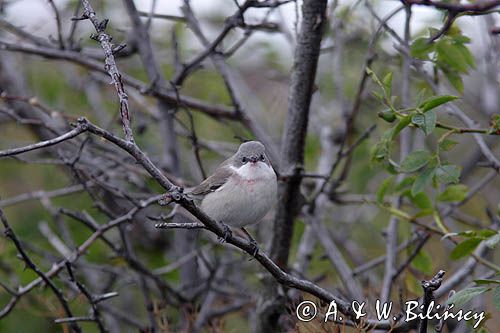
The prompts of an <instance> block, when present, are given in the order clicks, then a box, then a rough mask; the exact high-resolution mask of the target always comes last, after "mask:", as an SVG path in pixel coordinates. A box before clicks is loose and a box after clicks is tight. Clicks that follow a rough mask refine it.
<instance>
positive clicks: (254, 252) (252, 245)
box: [249, 238, 259, 260]
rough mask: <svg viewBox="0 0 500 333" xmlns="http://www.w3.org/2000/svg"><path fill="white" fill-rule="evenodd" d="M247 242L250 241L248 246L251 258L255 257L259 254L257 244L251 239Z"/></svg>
mask: <svg viewBox="0 0 500 333" xmlns="http://www.w3.org/2000/svg"><path fill="white" fill-rule="evenodd" d="M249 241H250V246H251V247H252V250H251V251H250V252H249V253H250V254H251V255H252V257H255V256H256V255H257V254H258V253H259V244H258V243H257V241H256V240H255V239H253V238H252V239H250V240H249ZM250 260H252V258H250Z"/></svg>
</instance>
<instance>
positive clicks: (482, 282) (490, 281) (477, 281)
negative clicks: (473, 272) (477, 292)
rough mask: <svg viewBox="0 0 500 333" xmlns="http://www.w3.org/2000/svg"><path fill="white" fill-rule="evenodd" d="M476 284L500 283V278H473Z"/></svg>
mask: <svg viewBox="0 0 500 333" xmlns="http://www.w3.org/2000/svg"><path fill="white" fill-rule="evenodd" d="M474 282H475V283H476V284H500V280H492V279H478V280H474Z"/></svg>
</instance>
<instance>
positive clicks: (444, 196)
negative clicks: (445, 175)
mask: <svg viewBox="0 0 500 333" xmlns="http://www.w3.org/2000/svg"><path fill="white" fill-rule="evenodd" d="M468 190H469V189H468V188H467V186H465V185H463V184H458V185H450V186H448V187H447V188H446V190H444V192H442V193H440V194H439V195H438V196H437V199H438V200H439V201H444V202H456V201H462V200H464V199H465V196H466V195H467V192H468Z"/></svg>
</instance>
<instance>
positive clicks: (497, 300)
mask: <svg viewBox="0 0 500 333" xmlns="http://www.w3.org/2000/svg"><path fill="white" fill-rule="evenodd" d="M493 305H495V308H496V309H497V311H500V286H497V287H496V288H495V289H494V290H493Z"/></svg>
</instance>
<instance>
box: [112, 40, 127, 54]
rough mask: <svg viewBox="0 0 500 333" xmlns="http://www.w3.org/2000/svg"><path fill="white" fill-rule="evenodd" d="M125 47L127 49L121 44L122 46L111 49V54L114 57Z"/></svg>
mask: <svg viewBox="0 0 500 333" xmlns="http://www.w3.org/2000/svg"><path fill="white" fill-rule="evenodd" d="M126 47H127V44H125V43H123V44H120V45H118V46H116V47H115V48H113V50H112V51H111V52H112V53H113V55H115V54H117V53H118V52H120V51H121V50H123V49H124V48H126Z"/></svg>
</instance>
